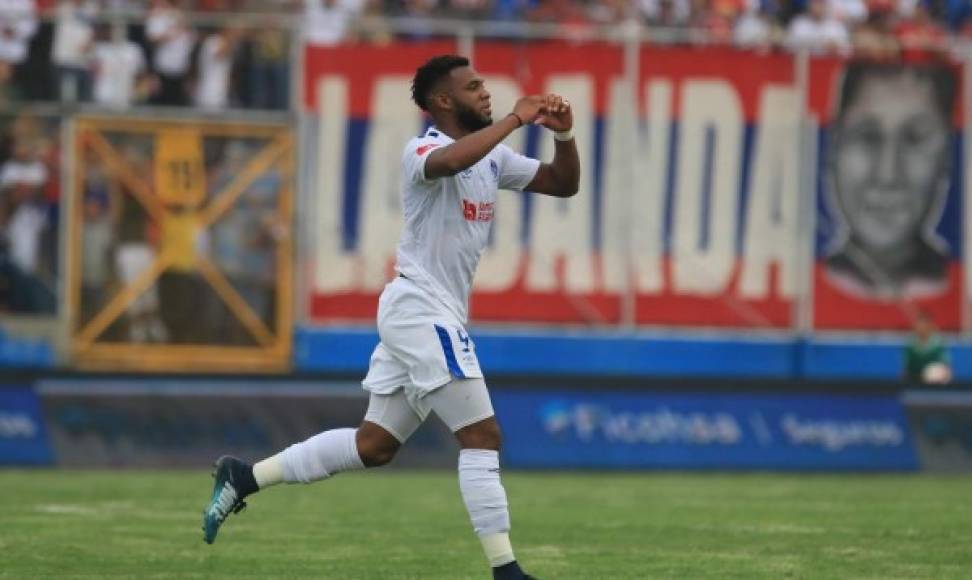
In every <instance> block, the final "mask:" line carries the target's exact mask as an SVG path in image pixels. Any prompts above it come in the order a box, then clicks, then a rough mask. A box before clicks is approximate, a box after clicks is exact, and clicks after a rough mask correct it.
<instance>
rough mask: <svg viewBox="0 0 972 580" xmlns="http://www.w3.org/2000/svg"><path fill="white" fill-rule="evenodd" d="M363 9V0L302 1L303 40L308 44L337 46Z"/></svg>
mask: <svg viewBox="0 0 972 580" xmlns="http://www.w3.org/2000/svg"><path fill="white" fill-rule="evenodd" d="M363 9H364V1H363V0H304V38H305V39H306V40H307V42H309V43H310V44H317V45H323V46H328V45H334V44H339V43H340V42H342V41H343V40H344V39H345V38H346V37H347V35H348V33H349V30H350V28H351V23H352V22H353V21H354V19H355V18H357V17H358V15H359V14H360V13H361V11H362V10H363Z"/></svg>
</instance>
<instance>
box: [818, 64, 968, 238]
mask: <svg viewBox="0 0 972 580" xmlns="http://www.w3.org/2000/svg"><path fill="white" fill-rule="evenodd" d="M899 71H900V72H898V73H897V74H886V73H875V74H870V75H867V74H864V75H863V76H862V78H861V79H860V80H859V81H858V82H859V85H858V86H857V87H856V91H855V93H854V94H853V95H850V100H849V101H848V102H845V103H843V107H842V110H841V112H840V121H839V127H838V132H837V136H836V137H837V138H836V143H835V145H836V147H835V149H836V151H835V155H834V159H833V183H834V187H835V190H836V191H835V193H836V198H837V202H838V204H839V206H840V211H841V213H842V214H843V216H844V218H845V220H846V222H847V223H846V225H847V226H848V228H849V229H850V230H851V235H852V236H853V237H855V238H857V240H858V241H859V242H860V243H861V244H862V245H863V246H865V247H871V248H874V249H877V250H885V251H888V250H893V249H894V248H896V247H899V246H902V245H907V244H911V243H913V241H914V240H915V239H916V238H917V237H918V236H919V234H920V232H921V229H922V227H923V224H924V220H925V217H926V216H927V215H928V212H929V210H930V209H931V208H932V205H933V204H934V203H935V202H936V201H937V198H938V196H940V195H944V194H945V191H944V189H945V184H946V182H945V180H946V179H947V176H948V168H949V163H948V155H949V151H948V149H949V144H950V126H949V121H950V115H949V113H950V111H946V110H942V107H941V103H940V101H939V99H938V97H937V95H936V87H935V84H934V81H933V79H932V77H931V76H929V75H918V74H915V72H914V71H912V70H910V69H908V68H901V69H899Z"/></svg>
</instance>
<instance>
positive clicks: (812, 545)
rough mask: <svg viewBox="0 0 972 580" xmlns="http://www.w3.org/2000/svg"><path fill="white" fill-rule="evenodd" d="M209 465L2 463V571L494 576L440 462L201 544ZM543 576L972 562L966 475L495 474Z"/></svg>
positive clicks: (887, 568)
mask: <svg viewBox="0 0 972 580" xmlns="http://www.w3.org/2000/svg"><path fill="white" fill-rule="evenodd" d="M210 481H211V480H210V478H209V474H208V473H207V472H204V471H196V472H190V471H180V472H149V471H117V472H112V471H100V472H89V471H67V470H51V471H2V470H0V578H45V577H47V578H80V577H84V578H102V577H111V578H122V577H124V578H207V579H208V578H241V577H246V578H334V579H341V580H344V579H357V578H375V579H383V580H384V579H395V578H402V579H404V578H422V579H430V578H442V579H462V578H482V579H487V578H489V574H488V570H487V569H486V567H485V561H484V559H483V556H482V554H481V552H480V549H479V545H478V542H477V541H476V540H475V537H474V535H473V534H472V531H471V528H470V525H469V522H468V519H467V517H466V514H465V510H464V508H463V506H462V503H461V501H460V498H459V493H458V488H457V483H456V479H455V475H454V474H453V473H450V472H402V471H384V472H377V473H364V474H349V475H342V476H340V477H338V478H335V479H334V480H331V481H327V482H323V483H318V484H315V485H312V486H299V487H294V486H280V487H277V488H273V489H270V490H267V491H265V492H263V493H261V494H259V495H258V496H255V497H253V498H252V500H251V501H250V507H249V508H248V510H247V511H245V512H243V513H242V514H239V515H235V516H231V517H230V520H228V522H227V524H226V525H225V526H224V528H223V530H222V531H221V532H220V535H219V538H218V539H217V541H216V543H215V544H214V545H212V546H209V545H206V544H204V543H203V541H202V532H201V531H200V513H201V509H202V506H203V504H204V503H205V501H206V499H207V498H208V496H209V493H210ZM504 481H505V483H506V487H507V491H508V493H509V495H510V500H511V504H512V510H513V539H514V546H515V548H516V551H517V556H518V558H519V559H520V561H521V562H522V563H523V564H524V565H525V566H526V567H527V568H528V570H529V571H530V572H531V573H533V574H535V575H537V576H538V577H539V578H541V579H545V580H550V579H561V578H577V579H601V578H604V579H613V578H813V579H817V578H874V579H878V578H880V579H886V578H909V579H910V578H935V579H939V578H970V577H972V478H968V477H966V478H961V477H952V478H933V477H924V476H913V477H909V476H813V475H786V476H783V475H704V474H643V475H638V474H603V473H598V474H528V473H507V474H506V475H505V477H504Z"/></svg>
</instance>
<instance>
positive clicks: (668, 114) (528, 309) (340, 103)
mask: <svg viewBox="0 0 972 580" xmlns="http://www.w3.org/2000/svg"><path fill="white" fill-rule="evenodd" d="M455 50H456V47H455V45H454V44H453V43H451V42H446V41H435V42H410V43H394V44H391V45H388V46H380V47H378V46H353V47H349V46H343V47H313V46H312V47H308V48H307V49H306V51H307V52H306V53H305V59H304V60H305V86H304V91H303V96H304V102H303V105H304V113H305V115H304V118H305V119H306V123H305V127H304V131H303V133H304V137H305V138H304V142H303V148H302V150H303V151H305V152H306V155H307V156H308V159H309V162H308V163H307V164H305V165H306V166H305V168H304V172H303V175H302V178H303V180H304V183H305V185H307V188H306V189H307V190H308V196H309V198H311V199H312V200H313V202H312V203H313V206H314V212H313V216H312V217H309V218H308V220H309V222H310V223H307V225H308V226H309V227H308V228H307V229H308V231H310V232H311V234H310V235H311V236H312V237H313V239H312V240H308V247H309V248H310V252H309V254H308V256H307V258H308V261H309V263H308V264H306V271H307V272H308V274H309V275H308V277H307V278H308V282H307V284H306V287H307V296H306V299H307V303H306V304H305V308H306V311H307V313H308V315H309V318H310V320H311V321H313V322H332V321H338V320H349V319H350V320H371V319H373V317H374V313H375V305H376V301H377V296H378V294H379V293H380V292H381V289H382V287H383V286H384V284H385V283H386V282H387V281H388V280H389V279H390V278H391V275H392V271H391V268H392V266H393V264H394V259H395V247H396V244H397V240H398V233H399V231H400V227H401V220H402V217H401V208H400V203H399V173H400V169H399V161H400V159H401V158H402V153H403V149H402V148H403V146H404V144H405V143H406V142H407V141H408V140H409V139H410V138H411V137H413V136H414V135H416V134H418V133H420V132H421V131H422V130H423V126H424V123H426V122H427V121H426V120H425V119H423V117H422V115H421V112H420V111H419V109H418V108H417V107H416V106H415V105H414V103H412V102H411V100H410V83H411V79H412V76H413V74H414V72H415V69H416V68H417V67H418V66H419V65H420V64H422V63H423V62H424V61H425V60H426V59H427V58H429V57H430V56H433V55H435V54H440V53H446V52H455ZM641 50H642V52H641V54H640V59H639V60H640V63H641V64H640V67H639V69H638V70H637V72H636V73H632V74H628V75H627V76H626V75H625V71H624V64H625V61H624V54H623V47H622V46H620V45H617V44H609V43H579V44H577V43H563V42H553V41H550V42H546V41H537V42H530V43H519V42H504V41H483V42H477V43H475V46H474V59H473V60H474V63H473V64H474V66H475V68H476V69H477V71H478V72H479V73H481V74H482V75H483V77H484V78H485V81H486V86H487V89H488V90H489V91H490V93H491V96H492V102H493V103H492V109H493V111H495V115H496V116H497V117H498V116H499V115H503V114H505V112H507V111H509V110H511V109H512V106H513V104H514V102H515V101H516V99H517V98H518V97H520V96H522V95H526V94H535V93H544V92H555V93H559V94H562V95H563V96H565V97H566V98H567V99H568V100H569V101H570V102H571V104H572V107H573V110H574V114H575V126H574V133H575V135H576V139H577V146H578V149H579V152H580V156H581V164H582V167H583V172H582V177H581V184H580V191H579V193H578V195H577V196H576V197H574V198H571V199H567V200H563V199H556V198H551V197H547V196H542V195H533V194H522V195H521V194H515V193H509V192H507V193H501V195H500V201H499V203H498V204H497V207H496V210H495V214H494V215H493V221H494V222H495V223H494V225H493V229H492V240H491V245H490V246H489V247H488V249H487V251H486V252H485V253H484V255H483V257H482V260H481V262H480V265H479V270H478V274H477V277H476V284H475V287H474V291H473V298H472V318H473V319H474V320H479V321H502V322H505V321H509V322H561V323H579V322H582V323H592V324H617V323H619V322H621V321H622V320H625V319H626V320H629V321H634V322H636V323H641V324H666V325H677V326H728V327H787V326H788V325H790V324H791V309H792V308H791V304H792V301H793V299H794V295H795V293H796V290H797V289H796V281H797V276H796V271H795V267H796V264H795V258H796V256H797V238H796V235H797V232H798V228H797V227H796V226H795V223H796V219H797V205H796V200H797V194H798V188H799V183H800V171H799V147H800V138H799V120H800V116H799V115H800V106H799V103H800V101H799V99H798V95H797V94H796V91H795V89H794V86H793V62H792V58H791V57H789V56H786V55H755V54H752V53H743V52H733V51H727V50H725V49H714V48H698V47H696V48H657V47H644V48H642V49H641ZM508 144H509V145H510V146H511V147H513V148H514V149H516V150H518V151H520V152H523V153H524V154H526V155H529V156H533V157H537V158H540V159H542V160H547V161H549V160H550V159H552V156H553V148H554V143H553V140H552V138H551V136H550V135H549V134H548V132H547V131H546V130H544V129H542V128H539V127H529V128H527V129H525V130H521V131H517V132H516V133H514V134H512V135H511V136H510V138H509V139H508ZM457 211H461V208H457ZM625 311H626V312H627V313H625Z"/></svg>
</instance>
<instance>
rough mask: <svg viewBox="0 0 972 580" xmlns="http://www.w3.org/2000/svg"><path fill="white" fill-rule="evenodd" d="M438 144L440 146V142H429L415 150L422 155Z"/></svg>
mask: <svg viewBox="0 0 972 580" xmlns="http://www.w3.org/2000/svg"><path fill="white" fill-rule="evenodd" d="M438 146H439V144H438V143H429V144H428V145H422V146H421V147H419V148H418V149H416V150H415V154H416V155H418V156H419V157H421V156H422V155H424V154H425V152H426V151H428V150H430V149H435V148H436V147H438Z"/></svg>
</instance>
